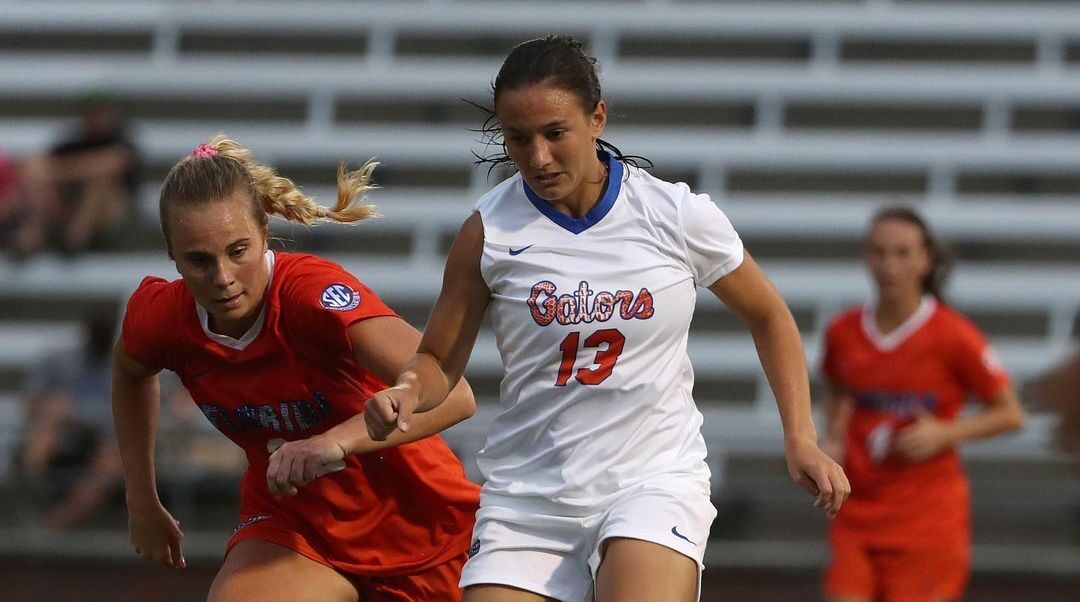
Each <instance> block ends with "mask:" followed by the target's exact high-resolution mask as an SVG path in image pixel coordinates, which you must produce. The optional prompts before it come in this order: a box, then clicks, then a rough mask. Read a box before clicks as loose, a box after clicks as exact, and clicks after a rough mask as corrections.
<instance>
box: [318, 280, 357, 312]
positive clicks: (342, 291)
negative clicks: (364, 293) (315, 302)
mask: <svg viewBox="0 0 1080 602" xmlns="http://www.w3.org/2000/svg"><path fill="white" fill-rule="evenodd" d="M319 300H320V301H321V302H322V306H323V307H325V308H326V309H332V310H334V311H349V310H350V309H355V308H356V306H357V305H360V293H358V292H357V291H354V290H353V289H352V288H350V287H349V286H348V285H345V284H341V283H335V284H331V285H330V286H328V287H326V288H325V289H323V292H322V295H321V296H320V299H319Z"/></svg>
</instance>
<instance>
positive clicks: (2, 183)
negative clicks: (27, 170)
mask: <svg viewBox="0 0 1080 602" xmlns="http://www.w3.org/2000/svg"><path fill="white" fill-rule="evenodd" d="M18 205H19V173H18V171H17V168H16V165H15V159H14V158H12V157H11V156H10V155H8V154H7V153H5V152H4V151H3V150H2V149H0V246H3V247H6V246H7V240H8V239H9V238H10V237H11V235H12V233H13V232H14V231H15V229H16V228H17V227H18V224H19V212H18V210H17V209H18Z"/></svg>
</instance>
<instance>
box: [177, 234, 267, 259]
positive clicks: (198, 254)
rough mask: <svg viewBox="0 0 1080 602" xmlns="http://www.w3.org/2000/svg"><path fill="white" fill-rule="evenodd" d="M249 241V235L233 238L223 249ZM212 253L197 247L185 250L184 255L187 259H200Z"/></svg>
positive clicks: (232, 247)
mask: <svg viewBox="0 0 1080 602" xmlns="http://www.w3.org/2000/svg"><path fill="white" fill-rule="evenodd" d="M250 242H251V238H250V237H244V238H239V239H237V240H234V241H232V242H231V243H229V244H227V245H225V250H231V249H234V248H236V247H237V246H239V245H243V244H248V243H250ZM213 255H214V254H213V253H210V252H207V251H203V250H199V249H196V250H194V251H187V252H185V253H184V257H186V258H188V259H201V258H203V257H213Z"/></svg>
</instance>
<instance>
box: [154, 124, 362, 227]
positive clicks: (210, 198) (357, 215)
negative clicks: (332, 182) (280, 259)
mask: <svg viewBox="0 0 1080 602" xmlns="http://www.w3.org/2000/svg"><path fill="white" fill-rule="evenodd" d="M377 165H378V163H376V162H375V161H368V162H367V163H365V164H364V165H363V166H362V167H360V169H357V170H354V171H347V170H346V167H345V163H344V162H341V163H339V164H338V171H337V193H338V194H337V203H335V204H334V206H333V207H325V206H323V205H320V204H319V203H317V202H316V201H315V199H313V198H311V197H309V196H307V195H305V194H304V193H302V192H300V189H299V188H297V186H296V184H294V183H293V181H292V180H290V179H288V178H285V177H282V176H280V175H278V174H277V172H275V171H274V170H273V169H272V168H270V167H267V166H265V165H262V164H260V163H258V162H257V161H256V160H255V158H254V156H253V155H252V153H251V151H250V150H248V149H247V148H244V147H243V146H241V145H240V144H239V143H237V142H236V141H234V140H231V139H229V138H228V137H227V136H225V135H224V134H218V135H217V136H214V137H213V138H211V139H210V140H209V141H208V142H206V143H205V144H200V145H199V147H198V148H197V149H196V150H195V152H194V153H192V154H191V155H189V156H187V157H184V158H183V159H181V160H180V161H179V162H178V163H177V164H176V165H174V166H173V167H172V169H170V170H169V174H168V175H167V176H165V181H164V182H163V183H162V185H161V196H160V204H159V211H160V216H161V228H162V230H163V231H165V238H166V241H167V240H168V230H167V226H168V223H169V221H168V217H169V213H170V211H171V209H172V208H173V207H175V206H177V205H179V206H186V207H190V206H198V205H201V204H204V203H209V202H214V201H219V200H221V199H224V198H227V197H228V196H229V195H231V194H233V193H235V192H236V191H237V190H243V189H246V190H249V191H250V192H251V196H252V201H253V203H252V204H253V207H252V213H253V215H254V217H255V219H256V221H257V223H259V225H263V226H265V225H266V224H267V216H268V215H273V214H276V215H280V216H281V217H283V218H285V219H287V220H289V221H292V222H299V223H301V224H304V225H312V224H315V223H316V222H318V221H319V220H321V219H329V220H332V221H335V222H340V223H355V222H360V221H363V220H365V219H368V218H371V217H375V216H376V215H377V212H376V209H375V206H374V205H372V204H370V203H366V202H364V200H365V197H366V195H367V192H368V191H369V190H371V189H373V188H375V187H376V186H375V185H374V184H372V182H371V174H372V172H374V170H375V167H376V166H377Z"/></svg>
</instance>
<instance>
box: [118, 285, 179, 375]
mask: <svg viewBox="0 0 1080 602" xmlns="http://www.w3.org/2000/svg"><path fill="white" fill-rule="evenodd" d="M175 301H176V295H175V291H174V290H173V287H172V285H171V284H170V283H169V282H168V281H166V280H164V279H163V278H158V277H157V276H147V277H146V278H143V281H142V282H141V283H139V288H137V289H135V292H134V293H132V294H131V297H130V298H129V299H128V302H127V310H126V311H125V312H124V324H123V328H122V330H121V337H122V338H123V341H124V343H123V344H124V353H126V354H127V355H128V357H130V358H131V359H133V360H135V361H137V362H139V363H140V364H142V365H143V366H144V367H146V368H148V369H150V370H163V369H166V368H169V369H171V368H172V366H173V353H174V352H175V351H176V349H177V344H176V328H175V325H176V303H175Z"/></svg>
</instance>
